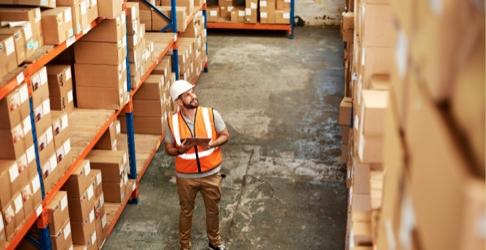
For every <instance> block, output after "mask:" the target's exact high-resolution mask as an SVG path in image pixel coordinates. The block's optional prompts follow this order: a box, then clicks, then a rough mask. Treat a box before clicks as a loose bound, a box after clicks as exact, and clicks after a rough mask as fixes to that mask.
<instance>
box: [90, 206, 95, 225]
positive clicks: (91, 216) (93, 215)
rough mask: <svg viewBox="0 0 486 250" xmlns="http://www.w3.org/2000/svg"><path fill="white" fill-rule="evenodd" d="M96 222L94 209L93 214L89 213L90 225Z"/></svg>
mask: <svg viewBox="0 0 486 250" xmlns="http://www.w3.org/2000/svg"><path fill="white" fill-rule="evenodd" d="M94 220H95V211H94V209H93V210H91V212H90V213H89V223H91V222H93V221H94Z"/></svg>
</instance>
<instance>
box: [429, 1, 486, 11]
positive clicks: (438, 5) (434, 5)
mask: <svg viewBox="0 0 486 250" xmlns="http://www.w3.org/2000/svg"><path fill="white" fill-rule="evenodd" d="M442 1H443V0H429V6H430V9H431V10H432V13H433V14H435V15H441V14H442V9H443V8H442V6H443V3H442ZM483 10H484V3H483Z"/></svg>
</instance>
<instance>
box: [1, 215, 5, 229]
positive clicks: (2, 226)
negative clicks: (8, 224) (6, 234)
mask: <svg viewBox="0 0 486 250" xmlns="http://www.w3.org/2000/svg"><path fill="white" fill-rule="evenodd" d="M4 227H5V226H4V225H3V219H2V218H0V231H2V230H3V228H4Z"/></svg>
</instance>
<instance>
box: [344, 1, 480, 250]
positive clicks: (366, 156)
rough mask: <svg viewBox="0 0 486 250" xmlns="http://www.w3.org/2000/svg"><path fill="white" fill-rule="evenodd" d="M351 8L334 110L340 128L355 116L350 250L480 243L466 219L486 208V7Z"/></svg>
mask: <svg viewBox="0 0 486 250" xmlns="http://www.w3.org/2000/svg"><path fill="white" fill-rule="evenodd" d="M349 6H351V7H353V6H356V8H355V9H354V13H353V14H354V17H355V22H354V28H355V31H354V32H355V34H354V39H353V41H349V39H348V37H349V35H347V34H345V33H346V32H347V29H346V28H345V27H349V19H350V17H349V15H350V14H344V15H343V23H342V33H343V39H344V40H345V41H346V42H347V45H346V51H347V55H346V56H345V57H346V59H347V60H348V61H349V62H350V63H349V66H347V67H345V68H346V71H348V73H349V72H351V74H352V77H346V79H347V80H346V83H348V82H349V83H351V84H350V85H351V88H350V89H351V91H350V92H351V93H348V92H346V94H347V96H351V97H352V110H350V108H349V105H348V104H347V103H348V102H347V101H344V100H343V103H342V105H341V111H342V112H341V114H340V118H341V119H342V121H341V122H340V123H341V124H342V125H348V124H347V123H346V122H345V121H346V120H347V119H348V117H349V114H350V113H352V114H353V116H354V118H353V124H352V125H353V129H352V131H353V132H352V134H351V136H349V134H347V135H348V136H347V138H350V139H348V140H347V141H349V142H351V143H348V145H350V146H348V156H349V157H348V158H347V160H348V161H347V162H348V178H349V179H350V182H349V186H350V216H349V218H350V219H349V221H348V238H349V241H348V247H349V248H352V247H353V246H367V247H371V246H372V247H374V248H376V249H422V248H423V249H481V248H482V247H484V242H485V241H484V237H483V236H480V235H481V233H479V232H478V231H477V228H475V227H474V226H472V225H473V224H474V223H477V222H478V221H480V220H481V219H479V218H484V205H485V200H484V195H482V196H480V195H479V194H480V193H481V192H483V191H484V178H485V177H484V158H485V157H484V144H485V143H484V113H485V112H484V57H485V52H484V35H477V34H478V33H477V31H479V30H481V31H482V32H483V33H482V34H484V12H482V11H480V10H479V9H478V8H476V7H475V6H473V5H467V4H466V5H463V4H460V3H456V2H453V1H450V2H447V4H444V5H442V8H435V7H436V5H433V4H432V3H431V2H427V1H405V2H404V1H390V3H388V1H383V0H374V1H371V0H362V1H354V4H351V3H349ZM350 10H353V9H352V8H351V9H350ZM452 17H456V18H453V19H454V20H455V21H454V22H451V21H450V20H452V19H451V18H452ZM392 20H394V22H395V26H394V27H391V25H388V24H391V23H393V22H392ZM466 20H467V21H466ZM383 23H387V26H383V25H382V24H383ZM446 29H447V30H448V32H444V30H446ZM390 30H391V31H390ZM394 33H396V35H395V34H394ZM458 34H461V35H460V36H459V35H458ZM458 37H462V38H461V39H459V38H458ZM463 39H467V40H468V41H469V43H468V45H464V43H463V41H464V40H463ZM444 41H447V42H444ZM350 45H351V46H350ZM436 45H437V46H436ZM393 47H394V48H393ZM445 51H455V52H454V53H446V52H445ZM393 56H394V57H395V58H394V60H392V59H391V58H393ZM457 60H461V63H457ZM388 89H389V90H388ZM345 100H348V98H345ZM343 140H345V139H344V136H343ZM481 190H482V191H481ZM483 194H484V193H483ZM431 200H433V201H434V202H432V203H431V202H430V201H431ZM358 212H359V213H361V214H359V215H360V216H358V214H357V213H358ZM363 213H366V214H363Z"/></svg>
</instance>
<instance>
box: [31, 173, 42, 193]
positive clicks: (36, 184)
mask: <svg viewBox="0 0 486 250" xmlns="http://www.w3.org/2000/svg"><path fill="white" fill-rule="evenodd" d="M30 184H31V185H32V191H33V192H34V193H37V191H39V189H40V181H39V177H38V176H36V177H34V178H33V179H32V182H31V183H30Z"/></svg>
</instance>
